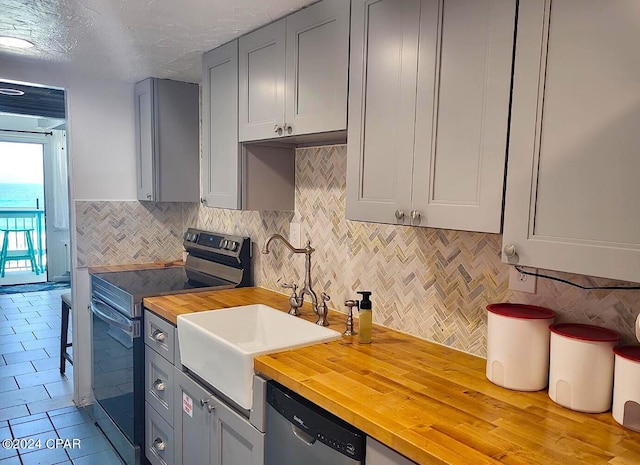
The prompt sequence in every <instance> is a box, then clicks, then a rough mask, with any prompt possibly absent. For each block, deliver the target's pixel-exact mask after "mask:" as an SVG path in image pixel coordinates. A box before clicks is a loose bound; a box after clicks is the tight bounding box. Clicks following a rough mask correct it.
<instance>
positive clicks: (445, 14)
mask: <svg viewBox="0 0 640 465" xmlns="http://www.w3.org/2000/svg"><path fill="white" fill-rule="evenodd" d="M515 3H516V2H515V1H514V0H478V1H474V2H471V3H470V2H468V1H464V0H439V1H438V0H422V1H421V0H406V1H401V2H397V1H391V0H354V1H353V2H352V19H351V64H350V73H351V76H350V84H349V85H350V88H349V132H348V163H347V217H348V218H349V219H353V220H362V221H374V222H382V223H397V224H405V225H414V226H428V227H437V228H447V229H460V230H471V231H483V232H500V228H501V219H502V196H503V187H504V167H505V157H506V144H507V129H508V116H509V98H510V86H511V65H512V54H513V36H514V27H515Z"/></svg>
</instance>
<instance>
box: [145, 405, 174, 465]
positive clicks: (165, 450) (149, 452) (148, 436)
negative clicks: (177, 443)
mask: <svg viewBox="0 0 640 465" xmlns="http://www.w3.org/2000/svg"><path fill="white" fill-rule="evenodd" d="M145 423H146V424H145V456H146V457H147V460H149V462H151V463H152V464H153V465H173V463H174V462H173V459H174V454H175V451H174V449H175V447H174V439H173V428H172V427H171V425H169V423H167V422H166V421H165V420H164V419H163V418H162V417H161V416H160V414H158V412H156V411H155V410H154V408H153V407H151V406H150V405H149V402H145Z"/></svg>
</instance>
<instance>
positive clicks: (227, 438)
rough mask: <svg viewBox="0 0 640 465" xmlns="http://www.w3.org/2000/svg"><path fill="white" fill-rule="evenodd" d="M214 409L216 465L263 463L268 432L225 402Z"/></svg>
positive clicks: (213, 429) (219, 403)
mask: <svg viewBox="0 0 640 465" xmlns="http://www.w3.org/2000/svg"><path fill="white" fill-rule="evenodd" d="M214 412H215V415H214V418H213V425H212V429H211V434H212V443H213V444H212V454H213V460H212V462H211V463H212V465H238V464H242V465H263V464H264V433H261V432H260V431H258V430H257V429H256V428H255V427H254V426H253V425H251V423H249V420H247V419H246V418H244V417H241V416H240V415H238V414H237V413H236V412H234V411H233V410H231V409H230V408H229V407H227V406H226V405H224V404H222V403H221V402H217V401H216V408H215V410H214Z"/></svg>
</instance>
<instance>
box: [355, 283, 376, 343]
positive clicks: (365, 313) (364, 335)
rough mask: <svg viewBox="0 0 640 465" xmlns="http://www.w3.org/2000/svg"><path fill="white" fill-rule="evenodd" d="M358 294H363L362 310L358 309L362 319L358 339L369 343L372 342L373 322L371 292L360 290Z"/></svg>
mask: <svg viewBox="0 0 640 465" xmlns="http://www.w3.org/2000/svg"><path fill="white" fill-rule="evenodd" d="M358 294H360V295H361V296H362V300H361V301H360V310H359V311H358V319H359V320H360V328H359V332H358V340H359V341H360V342H361V343H363V344H369V343H370V342H371V326H372V324H373V316H372V313H371V300H369V296H371V292H369V291H359V292H358Z"/></svg>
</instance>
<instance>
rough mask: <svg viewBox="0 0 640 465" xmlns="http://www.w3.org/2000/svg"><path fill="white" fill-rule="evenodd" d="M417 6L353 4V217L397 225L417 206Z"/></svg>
mask: <svg viewBox="0 0 640 465" xmlns="http://www.w3.org/2000/svg"><path fill="white" fill-rule="evenodd" d="M419 23H420V1H419V0H402V1H395V0H354V1H353V2H352V11H351V62H350V73H351V76H350V83H349V126H348V137H347V153H348V155H347V218H349V219H352V220H363V221H377V222H381V223H393V222H395V221H396V216H395V215H396V213H397V214H398V217H399V219H398V220H397V221H398V222H400V223H402V222H403V221H404V218H403V216H402V215H401V213H408V211H409V210H410V207H411V177H412V174H411V173H412V164H413V135H414V122H415V98H416V81H417V73H416V69H417V61H418V33H419Z"/></svg>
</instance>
